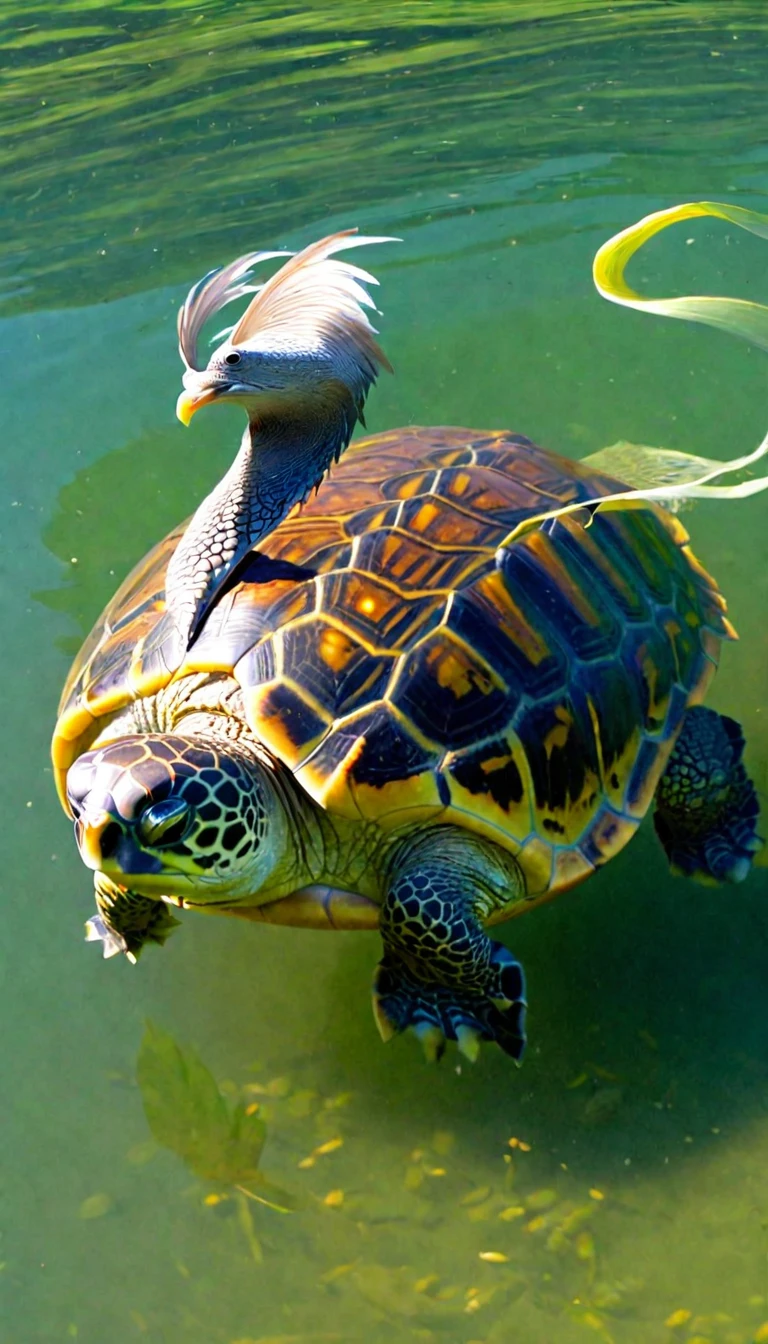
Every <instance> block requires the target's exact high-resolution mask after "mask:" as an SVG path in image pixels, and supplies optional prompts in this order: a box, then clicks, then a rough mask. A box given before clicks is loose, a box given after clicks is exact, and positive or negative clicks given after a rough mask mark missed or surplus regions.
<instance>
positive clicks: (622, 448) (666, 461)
mask: <svg viewBox="0 0 768 1344" xmlns="http://www.w3.org/2000/svg"><path fill="white" fill-rule="evenodd" d="M702 216H712V217H713V218H715V219H722V220H725V221H726V222H727V223H730V224H735V225H736V226H737V227H738V228H740V229H746V230H748V232H749V233H754V234H757V236H758V237H760V238H768V216H767V215H762V214H760V213H759V212H758V211H757V210H744V209H742V208H741V207H740V206H736V205H723V204H720V203H718V202H715V201H694V202H688V203H686V204H684V205H676V206H673V207H672V208H671V209H668V210H658V211H656V212H655V213H654V214H651V215H646V216H645V217H644V218H643V219H641V220H639V221H638V222H637V224H633V225H631V227H630V228H628V229H623V230H622V231H621V232H620V233H617V234H615V235H614V236H613V237H612V238H609V239H608V241H607V242H605V243H603V245H602V247H600V248H599V249H598V251H597V253H596V255H595V259H594V263H593V269H592V273H593V278H594V282H595V285H596V287H597V290H598V292H599V293H600V294H601V295H602V296H603V298H605V299H609V300H610V302H611V303H618V304H621V305H622V306H623V307H626V308H638V309H640V310H641V311H644V312H648V313H656V314H658V315H660V316H662V317H675V318H682V319H684V320H687V321H691V322H703V323H705V324H706V325H707V326H711V327H718V328H719V329H720V330H722V331H728V332H730V333H731V334H732V335H735V336H741V337H743V338H744V339H745V340H747V341H751V342H752V343H753V344H754V345H759V346H760V347H761V348H762V349H764V350H768V306H766V305H765V304H762V303H753V302H751V301H750V300H746V299H729V298H725V297H720V296H716V295H694V296H688V297H684V298H672V299H646V298H643V297H642V295H640V294H638V293H637V292H636V291H635V290H633V289H631V288H630V286H629V285H628V284H627V281H626V279H625V277H624V271H625V269H626V266H627V263H628V262H629V261H630V259H631V258H632V257H633V256H634V255H635V253H636V252H637V251H638V250H639V248H641V247H642V246H643V244H644V243H646V242H647V241H648V239H649V238H652V237H653V236H654V235H655V234H657V233H659V232H660V231H661V230H662V229H666V228H668V227H669V225H670V224H676V223H679V222H680V221H681V220H688V219H696V218H700V217H702ZM767 453H768V434H767V435H766V436H765V438H764V439H763V440H762V442H761V443H760V444H759V445H758V447H757V448H756V449H755V450H754V451H753V452H751V453H747V454H745V455H743V456H741V457H737V458H732V459H731V460H730V461H727V462H717V461H714V460H712V459H709V458H698V457H694V456H692V455H688V454H686V453H677V452H672V451H670V450H668V449H663V448H648V447H647V446H645V445H641V444H623V443H619V444H615V445H613V447H612V448H607V449H603V450H601V452H600V453H599V454H595V455H594V456H593V458H592V459H587V460H588V461H591V462H592V464H593V465H595V466H598V467H601V468H603V469H604V470H610V471H611V472H613V473H614V474H616V475H618V476H619V477H621V472H622V467H624V468H626V470H627V481H628V484H629V485H630V486H631V485H632V484H633V481H634V482H636V483H637V484H636V488H634V489H629V490H620V491H616V492H615V493H610V494H609V493H606V494H602V495H596V496H595V497H593V498H592V499H588V500H580V501H578V502H576V503H573V504H566V505H564V506H563V507H561V508H558V509H552V510H549V511H548V512H546V513H541V514H537V515H536V516H535V517H533V518H530V517H529V518H526V519H525V520H524V521H523V522H521V523H519V524H518V526H517V527H516V528H515V529H514V530H513V531H512V532H511V533H510V534H509V536H508V537H507V538H506V539H505V541H504V543H503V545H504V546H510V545H512V544H513V542H515V541H518V540H519V539H520V538H521V537H523V536H525V535H527V533H528V532H530V531H531V530H533V529H534V528H536V527H539V526H540V525H541V523H543V522H545V521H547V520H550V519H554V518H561V517H563V516H565V515H566V514H576V515H579V514H589V515H592V514H594V513H595V512H596V511H597V510H599V509H611V510H615V509H627V508H639V507H643V505H644V504H645V503H647V502H657V503H660V504H667V505H669V504H674V503H676V502H678V503H679V501H681V500H691V499H746V498H748V497H749V496H751V495H755V494H759V493H760V492H761V491H763V490H766V489H768V476H760V477H757V478H756V479H746V480H742V481H739V482H735V483H733V484H731V485H713V484H712V482H713V481H715V480H717V479H718V478H719V477H721V476H728V475H731V473H733V472H744V471H746V470H747V469H748V468H750V467H752V466H754V464H755V463H756V462H758V461H759V460H760V459H761V458H763V457H765V455H766V454H767Z"/></svg>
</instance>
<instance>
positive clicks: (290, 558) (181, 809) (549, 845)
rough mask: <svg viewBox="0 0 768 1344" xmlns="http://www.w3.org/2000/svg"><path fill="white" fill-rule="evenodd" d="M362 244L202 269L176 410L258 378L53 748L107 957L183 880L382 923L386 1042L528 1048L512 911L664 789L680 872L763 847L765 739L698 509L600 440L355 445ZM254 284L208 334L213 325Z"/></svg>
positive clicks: (351, 920) (78, 677)
mask: <svg viewBox="0 0 768 1344" xmlns="http://www.w3.org/2000/svg"><path fill="white" fill-rule="evenodd" d="M370 241H381V240H370V239H364V238H359V237H355V236H354V234H353V233H352V232H346V233H343V234H338V235H333V236H332V237H330V238H326V239H322V240H320V242H319V243H315V244H313V245H312V246H310V247H309V248H306V249H304V251H303V252H300V253H298V254H295V255H290V256H289V260H288V261H287V262H285V263H284V264H283V265H282V266H281V268H280V269H279V270H277V272H276V273H275V274H274V275H273V276H272V277H271V278H270V279H269V280H268V281H267V282H266V284H265V285H262V286H258V287H255V288H254V286H252V285H251V284H250V283H249V282H250V279H251V273H252V268H253V266H254V265H255V264H256V263H257V262H261V261H262V260H263V259H264V258H265V257H266V256H270V255H277V254H249V255H248V256H246V257H244V258H239V259H238V260H237V261H236V262H233V263H232V265H231V266H228V267H225V268H223V269H222V270H220V271H216V272H212V273H211V274H209V275H208V276H206V277H205V278H204V280H202V281H201V282H200V283H199V284H198V285H196V286H195V287H194V288H193V289H192V290H191V291H190V295H189V296H188V298H187V300H186V302H185V304H184V306H183V307H182V310H181V313H180V318H179V339H180V349H181V353H182V358H183V360H184V363H185V366H186V371H185V374H184V380H183V381H184V391H183V392H182V394H181V397H180V398H179V402H178V406H177V412H178V415H179V418H180V419H181V420H182V421H183V422H184V423H185V424H188V423H189V421H190V419H191V417H192V415H193V414H194V413H196V412H197V411H198V410H199V408H200V407H201V406H203V405H205V404H206V403H208V402H211V403H215V402H220V401H225V400H234V401H235V402H237V403H239V404H242V405H243V406H244V407H245V409H246V411H247V414H248V426H247V428H246V432H245V435H244V438H243V442H242V445H241V448H240V452H239V454H238V456H237V457H236V459H235V462H234V464H233V466H232V467H231V468H230V470H229V471H228V473H227V474H226V475H225V476H224V478H223V480H222V481H221V482H220V483H219V485H217V486H216V487H215V489H214V490H213V492H212V493H211V494H210V495H209V496H208V498H207V499H206V500H205V501H204V502H203V504H201V506H200V508H199V509H198V511H197V513H196V514H195V515H194V517H193V518H192V520H191V521H189V522H188V523H186V524H182V525H181V526H180V527H177V528H175V529H174V530H173V531H172V532H171V533H170V534H169V535H168V536H167V537H166V538H165V539H164V540H163V541H161V542H160V543H159V544H158V545H157V546H156V547H155V548H154V549H153V550H151V551H150V552H149V554H148V555H147V556H146V558H145V559H144V560H142V561H141V563H140V564H139V565H138V566H137V567H136V568H135V569H134V570H133V572H132V573H131V574H130V575H129V576H128V578H127V579H126V580H125V581H124V583H123V584H122V585H121V587H120V588H119V589H118V591H117V593H116V595H115V596H114V598H113V599H112V601H111V602H110V603H109V605H108V606H107V608H106V610H105V611H104V612H103V614H102V616H101V617H100V618H99V620H98V621H97V622H96V625H95V627H94V629H93V632H92V633H91V635H90V636H89V638H88V639H87V641H86V642H85V644H84V646H83V648H82V649H81V651H80V654H79V655H78V657H77V659H76V660H75V663H74V666H73V668H72V670H71V673H70V676H69V679H68V681H67V683H66V686H65V688H64V692H63V696H62V700H61V706H60V713H59V721H58V725H57V729H56V733H55V737H54V741H53V760H54V766H55V773H56V777H57V783H58V788H59V792H60V796H61V799H62V802H63V804H64V807H65V810H66V811H67V812H68V813H69V815H70V817H71V818H72V819H73V822H74V829H75V838H76V842H77V845H78V848H79V851H80V855H81V857H82V859H83V861H84V863H85V864H86V866H87V867H88V868H89V869H91V870H93V873H94V884H95V895H96V905H97V913H96V915H95V917H94V918H92V919H91V920H90V921H89V923H88V925H87V931H88V937H89V938H90V939H92V940H94V941H100V942H101V943H102V944H103V950H104V955H105V956H111V955H113V954H116V953H124V954H126V955H127V956H128V957H129V959H130V960H132V961H135V960H136V959H137V958H138V956H139V954H140V952H141V950H142V948H143V947H144V946H145V945H146V944H148V943H154V944H162V943H163V942H164V941H165V939H166V938H167V936H168V934H169V933H170V932H171V930H172V929H173V928H174V926H175V925H176V924H177V923H179V921H178V919H177V918H176V917H175V915H174V914H173V911H174V909H178V908H181V909H185V910H198V911H202V912H207V913H216V914H220V915H228V916H236V917H240V918H244V919H247V920H252V921H256V922H259V921H261V922H265V923H275V924H284V925H294V926H301V927H305V928H313V929H326V930H328V929H335V930H344V929H346V930H378V931H379V934H380V937H381V940H382V945H383V953H382V956H381V960H380V961H379V964H378V966H377V968H376V971H375V974H374V981H373V1005H374V1015H375V1019H376V1022H377V1024H378V1027H379V1030H380V1033H381V1035H382V1037H383V1038H384V1039H385V1040H386V1039H389V1038H390V1037H392V1036H394V1035H395V1034H397V1033H400V1032H402V1031H405V1030H410V1031H412V1032H413V1033H415V1035H416V1036H417V1037H418V1038H419V1040H420V1041H421V1043H422V1046H423V1048H424V1051H425V1052H426V1054H427V1056H428V1058H430V1059H435V1058H438V1057H439V1056H440V1055H441V1054H442V1053H443V1051H444V1049H445V1046H446V1042H447V1041H455V1042H456V1043H457V1045H458V1048H459V1050H460V1051H461V1052H462V1053H463V1055H465V1056H466V1057H467V1058H468V1059H471V1060H474V1059H475V1058H476V1057H477V1054H478V1051H479V1048H480V1043H481V1042H482V1041H494V1042H496V1043H497V1044H498V1045H499V1046H500V1047H501V1048H502V1050H503V1051H504V1052H506V1054H507V1055H508V1056H510V1057H511V1058H512V1059H513V1060H514V1061H515V1062H517V1063H519V1062H520V1060H521V1058H522V1055H523V1052H524V1047H525V1041H526V1029H525V1015H526V992H525V980H524V973H523V969H522V967H521V965H520V964H519V962H518V961H517V959H516V958H515V956H514V955H513V953H512V952H511V951H510V950H509V948H508V947H507V946H506V945H505V944H503V943H502V942H499V941H496V940H494V939H493V938H492V937H491V936H490V935H489V932H488V930H489V929H490V928H492V927H493V926H495V925H496V924H498V923H500V922H502V921H505V920H507V919H510V918H511V917H513V916H517V915H518V914H521V913H523V912H525V911H527V910H529V909H531V908H532V907H535V906H536V905H537V904H539V903H541V902H543V901H545V900H549V899H551V898H552V897H555V896H557V895H558V894H560V893H561V892H565V891H567V890H569V889H570V888H571V887H574V886H575V885H576V884H578V883H580V882H582V881H583V880H585V879H586V878H587V877H589V876H590V875H591V874H592V873H593V872H594V871H595V870H596V869H597V868H600V867H601V866H602V865H603V864H605V863H606V862H608V860H610V859H611V858H613V857H614V856H615V855H616V854H618V853H619V851H620V850H621V849H623V848H624V846H625V845H626V844H627V843H628V842H629V840H630V839H631V838H632V837H633V836H634V835H635V833H636V831H637V830H638V827H639V826H640V824H641V822H642V820H643V818H644V816H645V815H646V813H647V812H649V810H650V809H651V807H652V804H654V802H655V812H654V820H655V828H656V832H657V834H658V837H659V839H660V841H661V843H662V845H663V847H664V850H665V851H666V854H667V857H668V860H669V862H670V864H671V866H672V868H673V871H675V872H678V873H682V874H685V875H688V876H691V877H694V878H697V879H700V880H704V881H710V882H723V881H731V882H739V881H742V880H743V879H744V878H745V877H746V876H747V874H748V873H749V871H750V867H751V864H752V861H753V858H754V855H755V853H756V852H757V850H758V849H759V848H760V845H761V841H760V839H759V837H758V835H757V829H756V828H757V824H758V823H757V817H758V805H757V797H756V793H755V789H754V786H753V784H752V782H751V780H750V778H749V776H748V774H747V772H746V769H745V766H744V762H743V759H742V756H743V749H744V738H743V735H742V731H741V728H740V727H739V725H738V723H737V722H736V721H735V720H733V719H731V718H729V717H727V716H725V715H723V714H720V713H717V712H715V711H714V710H712V709H709V708H707V707H705V706H704V705H703V703H702V701H703V698H704V695H705V692H706V690H707V688H708V686H709V683H710V680H711V678H712V676H713V674H714V672H715V668H716V666H717V662H718V657H719V651H720V646H721V644H722V643H723V641H729V640H732V639H734V638H735V632H734V630H733V627H732V625H731V624H730V622H729V620H728V617H727V614H726V605H725V601H724V599H723V597H722V595H721V594H720V592H719V590H718V588H717V585H716V583H715V581H714V579H712V578H711V577H710V575H709V574H708V573H707V571H706V570H705V569H704V568H703V566H702V565H701V564H700V563H699V561H698V560H697V559H696V558H695V556H694V554H693V552H692V550H691V546H690V541H689V537H688V534H687V532H686V531H685V529H684V527H683V525H682V523H681V522H680V519H679V517H677V516H675V515H674V514H673V513H672V512H670V511H667V510H665V509H663V508H662V507H660V506H659V505H657V504H652V503H644V504H642V505H641V507H633V508H631V509H630V508H624V509H620V510H615V511H602V510H599V509H595V508H593V507H591V502H593V501H594V500H595V499H598V500H599V499H603V498H604V497H605V496H607V495H610V494H612V493H615V492H617V491H621V490H623V489H625V488H626V487H625V485H624V484H623V482H622V481H621V480H620V479H616V478H614V477H612V476H611V475H610V474H608V473H607V472H606V470H605V469H604V465H605V453H603V454H602V455H601V459H600V460H601V463H602V465H601V466H600V467H598V466H597V465H595V464H593V463H591V462H590V460H589V459H584V460H582V461H580V462H577V461H573V460H570V459H569V458H567V457H564V456H560V455H558V454H556V453H555V452H552V451H550V450H548V449H544V448H541V447H538V446H536V445H535V444H534V443H533V442H532V441H531V440H530V439H528V438H527V437H525V436H524V435H521V434H516V433H512V432H508V431H505V430H494V431H478V430H472V429H464V428H455V427H454V428H445V427H438V428H434V427H432V428H420V427H407V428H403V429H398V430H391V431H385V432H383V433H379V434H376V435H373V436H368V437H364V438H361V439H357V440H356V441H355V442H354V443H352V444H351V446H349V441H350V437H351V435H352V431H353V429H354V427H355V425H356V424H357V422H358V421H362V417H363V406H364V402H365V398H366V395H367V392H368V391H369V389H370V387H371V385H372V384H373V383H374V382H375V380H376V377H377V375H378V373H379V372H380V371H381V369H382V368H387V367H389V366H388V365H387V362H386V359H385V356H384V354H383V351H382V350H381V348H380V347H379V345H378V343H377V342H376V340H375V329H374V328H373V327H372V326H371V324H370V320H369V318H368V315H367V313H366V312H365V307H366V306H372V302H371V299H370V295H369V293H368V289H367V288H366V285H367V284H368V283H370V282H372V281H373V277H371V276H369V275H368V274H367V273H366V272H364V271H362V270H360V269H359V268H358V267H355V266H352V265H350V264H348V263H346V262H341V261H338V260H335V253H336V252H338V251H340V250H341V249H342V248H344V247H349V246H352V245H353V244H359V243H363V242H370ZM245 293H255V297H253V298H252V299H251V300H250V302H249V306H248V308H247V309H246V311H245V313H244V315H243V317H241V319H240V320H239V322H238V323H237V324H236V325H235V326H234V327H233V328H232V329H231V330H230V331H229V332H228V333H220V334H224V335H225V339H224V341H223V343H222V344H221V345H219V346H218V347H217V349H216V350H215V351H214V353H213V355H212V356H211V358H210V360H209V361H208V362H207V364H205V363H204V362H203V361H202V360H201V359H200V357H199V355H198V350H197V342H198V337H199V333H200V329H201V327H202V325H203V322H204V321H206V320H207V319H208V318H209V317H210V316H212V315H213V314H215V313H216V312H218V311H219V309H220V308H221V307H223V305H224V304H225V303H228V302H229V301H230V299H232V298H238V297H240V296H241V295H242V294H245ZM334 464H335V465H334ZM332 466H333V470H332V471H331V470H330V469H331V467H332ZM313 489H314V494H312V490H313ZM580 506H583V507H580Z"/></svg>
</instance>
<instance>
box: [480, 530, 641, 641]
mask: <svg viewBox="0 0 768 1344" xmlns="http://www.w3.org/2000/svg"><path fill="white" fill-rule="evenodd" d="M500 568H501V572H502V574H503V575H504V581H505V584H506V586H507V589H508V590H509V591H510V592H518V593H519V592H526V591H527V592H533V593H535V594H536V609H537V615H538V623H539V625H540V626H541V625H545V626H548V627H549V629H550V630H551V632H552V639H553V641H555V640H557V641H559V642H560V643H561V644H563V643H564V644H565V646H566V647H567V648H568V649H569V650H571V651H572V652H573V653H575V655H576V657H577V658H580V659H583V660H585V661H592V660H593V659H599V658H608V657H611V656H613V655H614V654H615V653H616V650H617V649H618V647H619V644H620V642H621V636H622V627H621V624H620V622H619V620H618V619H617V617H616V614H615V612H614V609H613V606H612V605H611V603H610V602H608V601H607V599H606V598H605V597H604V595H603V589H602V586H599V587H594V588H591V589H590V588H589V587H587V586H586V579H587V575H586V573H585V571H584V569H583V568H582V566H581V565H580V563H579V560H578V559H577V557H576V556H575V555H574V554H573V553H572V552H571V553H569V552H568V551H567V550H565V549H563V548H561V547H560V546H559V545H558V544H557V543H556V540H555V539H554V538H552V537H549V536H547V535H546V533H544V532H534V533H532V534H531V535H530V536H529V537H526V538H525V540H524V541H523V543H522V544H521V545H519V546H511V547H508V548H505V549H504V551H503V552H502V558H501V561H500Z"/></svg>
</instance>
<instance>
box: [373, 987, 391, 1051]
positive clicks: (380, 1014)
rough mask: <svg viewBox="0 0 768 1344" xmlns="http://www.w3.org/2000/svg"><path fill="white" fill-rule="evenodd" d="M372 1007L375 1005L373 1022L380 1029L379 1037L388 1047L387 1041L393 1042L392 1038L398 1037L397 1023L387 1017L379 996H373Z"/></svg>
mask: <svg viewBox="0 0 768 1344" xmlns="http://www.w3.org/2000/svg"><path fill="white" fill-rule="evenodd" d="M372 1005H373V1020H374V1022H375V1023H376V1026H377V1027H378V1029H379V1035H380V1037H381V1039H382V1041H383V1042H384V1044H385V1045H386V1043H387V1041H391V1040H392V1037H393V1036H396V1035H397V1027H396V1026H395V1023H394V1022H393V1021H392V1019H391V1018H390V1017H387V1014H386V1013H385V1012H384V1009H383V1008H382V1005H381V999H380V998H379V996H378V994H374V995H373V998H372Z"/></svg>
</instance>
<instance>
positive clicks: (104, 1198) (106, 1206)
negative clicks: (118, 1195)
mask: <svg viewBox="0 0 768 1344" xmlns="http://www.w3.org/2000/svg"><path fill="white" fill-rule="evenodd" d="M114 1207H115V1201H114V1200H113V1198H112V1196H111V1195H105V1194H103V1193H102V1194H98V1195H89V1196H88V1198H87V1199H84V1200H83V1202H82V1204H81V1205H80V1208H79V1210H78V1213H79V1216H80V1217H81V1218H84V1219H85V1221H86V1222H90V1221H91V1219H93V1218H103V1217H104V1216H105V1214H107V1213H111V1211H112V1209H113V1208H114Z"/></svg>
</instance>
